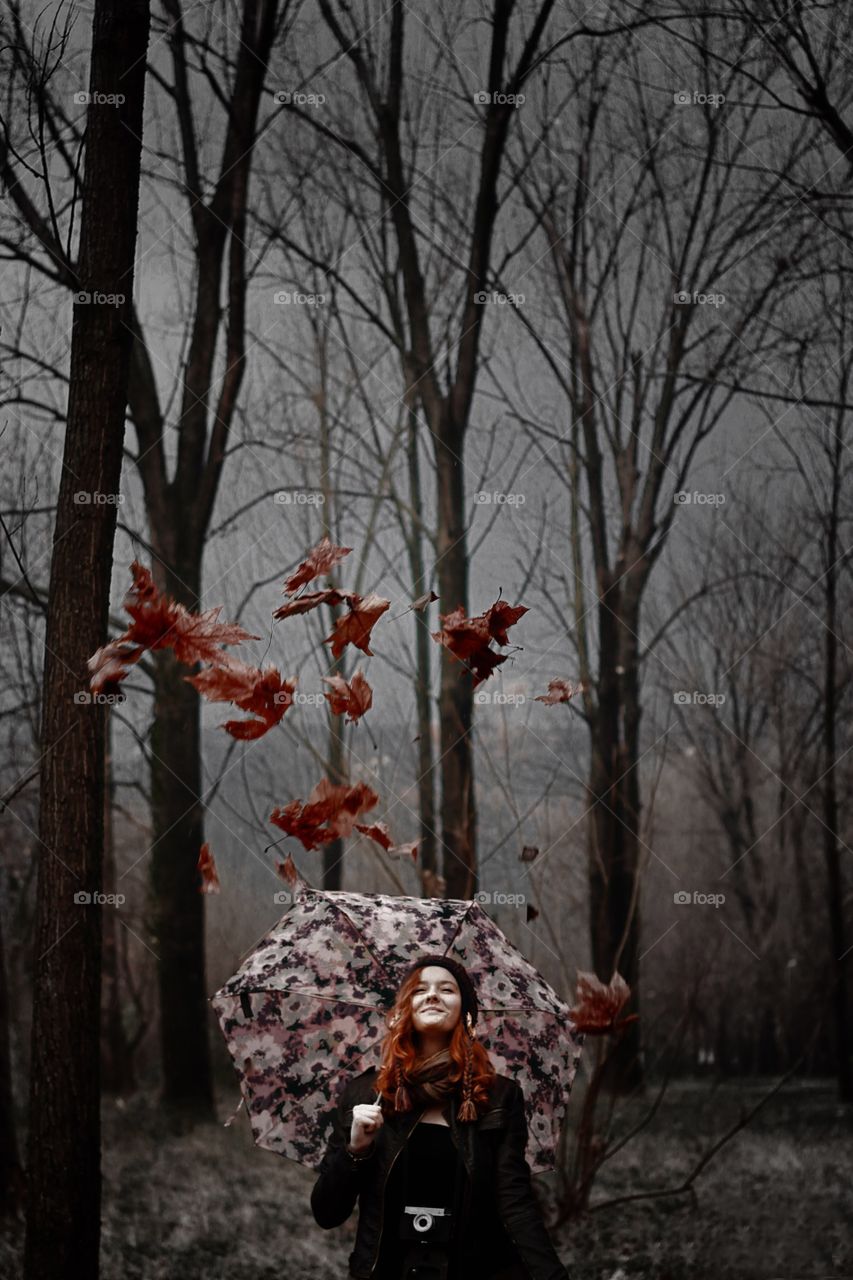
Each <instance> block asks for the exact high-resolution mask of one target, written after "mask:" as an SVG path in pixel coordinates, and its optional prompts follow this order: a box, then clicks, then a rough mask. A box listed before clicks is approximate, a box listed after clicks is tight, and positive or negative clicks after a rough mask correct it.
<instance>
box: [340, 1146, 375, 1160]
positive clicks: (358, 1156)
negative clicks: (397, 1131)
mask: <svg viewBox="0 0 853 1280" xmlns="http://www.w3.org/2000/svg"><path fill="white" fill-rule="evenodd" d="M344 1150H345V1151H346V1153H347V1155H348V1156H349V1158H350V1160H357V1161H361V1160H367V1159H368V1157H369V1156H371V1155H373V1143H372V1142H371V1144H370V1146H369V1147H367V1148H366V1149H365V1150H364V1151H351V1150H350V1145H349V1143H347V1144H346V1146H345V1147H344Z"/></svg>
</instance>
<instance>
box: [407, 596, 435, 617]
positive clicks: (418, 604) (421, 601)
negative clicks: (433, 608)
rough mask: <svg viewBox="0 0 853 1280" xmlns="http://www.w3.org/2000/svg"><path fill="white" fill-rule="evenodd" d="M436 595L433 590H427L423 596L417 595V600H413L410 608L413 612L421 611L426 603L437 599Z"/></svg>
mask: <svg viewBox="0 0 853 1280" xmlns="http://www.w3.org/2000/svg"><path fill="white" fill-rule="evenodd" d="M437 599H438V596H437V595H436V594H435V592H434V591H428V592H427V593H426V595H425V596H418V598H417V600H413V601H412V604H411V608H412V609H414V611H415V613H423V611H424V609H425V608H426V607H427V605H428V604H432V602H433V600H437Z"/></svg>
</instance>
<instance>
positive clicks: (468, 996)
mask: <svg viewBox="0 0 853 1280" xmlns="http://www.w3.org/2000/svg"><path fill="white" fill-rule="evenodd" d="M431 964H434V965H440V966H441V968H442V969H447V971H448V973H452V974H453V976H454V978H455V979H456V981H457V982H458V983H459V991H460V994H461V996H462V1019H463V1021H464V1019H465V1016H466V1014H468V1013H470V1014H471V1021H472V1022H476V1021H477V1013H478V1010H479V1006H478V1004H477V993H476V991H475V990H474V984H473V982H472V981H471V979H470V978H469V977H468V972H467V970H466V969H465V967H464V965H461V964H460V963H459V961H458V960H453V959H452V958H451V957H450V956H443V955H439V954H435V955H427V956H421V957H420V959H419V960H416V961H415V962H414V964H411V965H409V968H408V969H407V970H406V972H405V973H404V974H403V978H402V982H405V981H406V979H407V978H408V977H410V976H411V974H413V973H414V972H415V971H416V970H417V969H424V968H426V966H427V965H431ZM402 982H401V985H402Z"/></svg>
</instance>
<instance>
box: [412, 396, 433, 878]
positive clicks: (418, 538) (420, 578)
mask: <svg viewBox="0 0 853 1280" xmlns="http://www.w3.org/2000/svg"><path fill="white" fill-rule="evenodd" d="M407 381H408V385H407V387H406V394H405V405H406V409H407V411H408V422H407V440H406V460H407V464H408V474H409V505H410V506H411V509H412V520H411V523H410V525H409V535H408V538H407V543H408V551H409V568H410V570H411V574H412V591H413V593H414V595H415V596H416V597H417V596H421V595H423V594H425V589H426V587H427V585H428V584H427V582H426V571H425V567H424V553H423V533H422V524H423V494H422V493H421V473H420V465H419V460H418V420H417V416H416V413H415V403H416V395H415V390H414V385H413V380H412V379H411V378H408V379H407ZM416 623H417V625H416V630H415V661H416V664H417V671H416V675H415V707H416V711H417V717H418V810H419V813H420V828H421V834H420V845H419V847H418V859H419V865H420V872H421V882H422V885H423V888H424V892H425V894H426V896H427V897H430V896H433V895H434V894H435V895H436V896H437V894H436V887H435V877H436V876H437V875H438V861H437V837H436V811H435V777H434V769H435V765H434V762H433V749H432V692H431V688H430V686H431V683H432V677H431V666H432V663H431V662H430V646H431V644H432V639H431V637H430V624H429V605H426V606H425V607H424V608H423V609H422V610H421V612H420V614H419V615H417V616H416ZM430 886H432V888H430Z"/></svg>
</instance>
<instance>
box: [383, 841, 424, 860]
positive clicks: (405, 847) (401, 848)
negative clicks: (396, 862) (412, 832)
mask: <svg viewBox="0 0 853 1280" xmlns="http://www.w3.org/2000/svg"><path fill="white" fill-rule="evenodd" d="M419 844H420V840H410V841H409V842H408V844H395V845H394V847H393V848H391V849H389V850H388V856H389V858H411V859H412V862H417V860H418V845H419Z"/></svg>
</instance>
